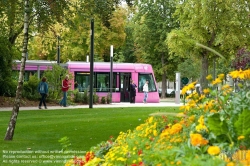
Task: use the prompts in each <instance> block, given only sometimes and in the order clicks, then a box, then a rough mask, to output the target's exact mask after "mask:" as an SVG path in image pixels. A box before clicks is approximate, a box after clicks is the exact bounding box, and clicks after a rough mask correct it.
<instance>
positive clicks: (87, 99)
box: [82, 90, 89, 104]
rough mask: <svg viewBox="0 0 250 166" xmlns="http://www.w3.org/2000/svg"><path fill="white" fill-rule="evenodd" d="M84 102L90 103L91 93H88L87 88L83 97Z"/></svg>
mask: <svg viewBox="0 0 250 166" xmlns="http://www.w3.org/2000/svg"><path fill="white" fill-rule="evenodd" d="M82 102H83V104H88V103H89V95H88V91H87V90H85V91H84V93H83V99H82Z"/></svg>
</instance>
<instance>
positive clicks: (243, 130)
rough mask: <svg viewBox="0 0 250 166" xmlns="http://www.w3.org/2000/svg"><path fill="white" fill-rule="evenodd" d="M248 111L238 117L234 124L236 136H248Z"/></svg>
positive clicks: (249, 115)
mask: <svg viewBox="0 0 250 166" xmlns="http://www.w3.org/2000/svg"><path fill="white" fill-rule="evenodd" d="M249 122H250V111H249V110H244V111H243V112H242V113H241V114H240V115H239V119H238V120H237V121H236V122H235V124H234V126H235V129H236V133H237V134H238V136H240V135H244V136H246V135H250V123H249Z"/></svg>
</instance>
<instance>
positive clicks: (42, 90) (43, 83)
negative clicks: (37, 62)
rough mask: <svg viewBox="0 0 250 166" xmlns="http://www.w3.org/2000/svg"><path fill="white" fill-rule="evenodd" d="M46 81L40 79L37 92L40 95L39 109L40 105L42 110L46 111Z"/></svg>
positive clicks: (47, 88)
mask: <svg viewBox="0 0 250 166" xmlns="http://www.w3.org/2000/svg"><path fill="white" fill-rule="evenodd" d="M46 81H47V79H46V77H43V78H42V81H41V82H40V83H39V85H38V89H37V90H38V92H39V93H40V95H41V99H40V103H39V107H38V108H39V109H42V104H43V105H44V108H45V109H47V105H46V101H45V100H46V97H47V96H48V92H49V86H48V84H47V82H46Z"/></svg>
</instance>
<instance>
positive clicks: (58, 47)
mask: <svg viewBox="0 0 250 166" xmlns="http://www.w3.org/2000/svg"><path fill="white" fill-rule="evenodd" d="M59 40H60V36H57V64H60V44H59Z"/></svg>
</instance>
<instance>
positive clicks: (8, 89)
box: [0, 78, 18, 97]
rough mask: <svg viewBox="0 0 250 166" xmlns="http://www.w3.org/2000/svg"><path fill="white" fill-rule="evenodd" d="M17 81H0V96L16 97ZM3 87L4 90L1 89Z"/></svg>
mask: <svg viewBox="0 0 250 166" xmlns="http://www.w3.org/2000/svg"><path fill="white" fill-rule="evenodd" d="M17 84H18V83H17V81H16V80H12V79H11V78H5V79H3V81H0V87H2V88H0V95H2V96H8V97H13V96H15V95H16V90H17ZM3 87H4V88H3Z"/></svg>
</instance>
